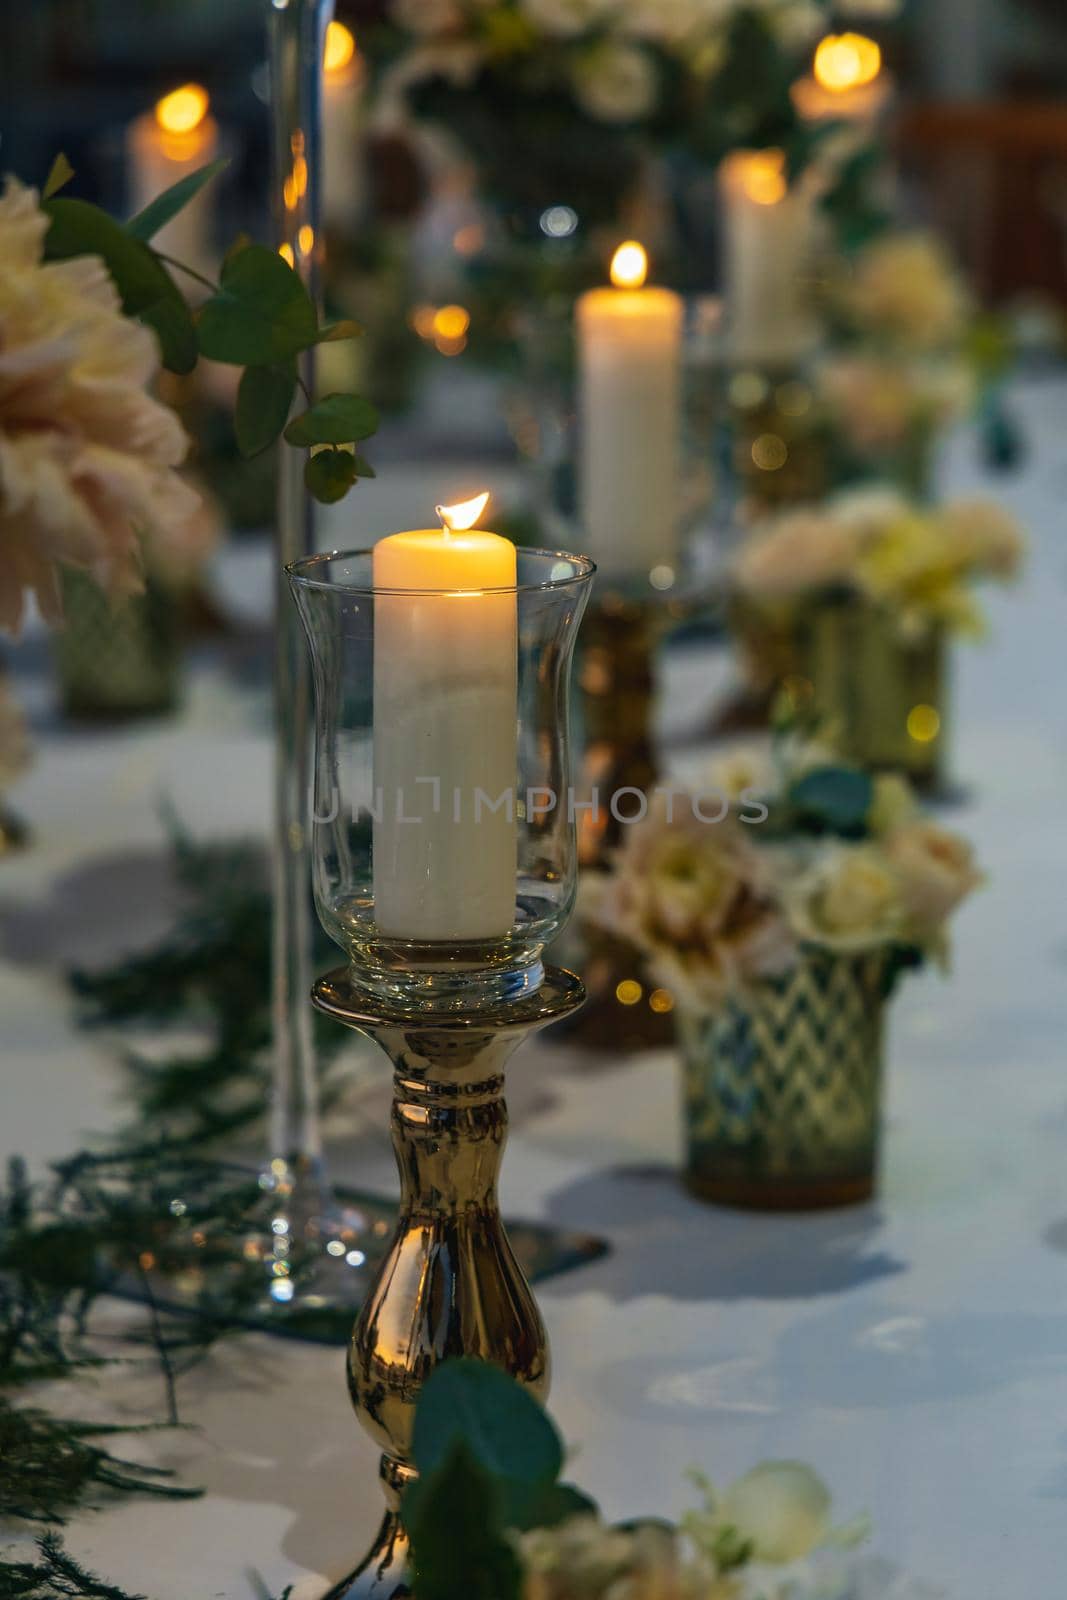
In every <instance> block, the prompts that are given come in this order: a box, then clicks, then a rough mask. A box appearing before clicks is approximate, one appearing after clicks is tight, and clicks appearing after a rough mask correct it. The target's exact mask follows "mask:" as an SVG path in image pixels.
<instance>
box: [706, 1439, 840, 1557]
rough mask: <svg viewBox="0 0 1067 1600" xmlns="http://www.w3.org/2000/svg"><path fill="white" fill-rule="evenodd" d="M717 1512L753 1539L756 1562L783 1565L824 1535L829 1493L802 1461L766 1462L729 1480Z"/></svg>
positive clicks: (747, 1539)
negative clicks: (742, 1475) (730, 1481)
mask: <svg viewBox="0 0 1067 1600" xmlns="http://www.w3.org/2000/svg"><path fill="white" fill-rule="evenodd" d="M717 1515H718V1518H719V1520H720V1521H721V1522H722V1524H723V1525H724V1526H726V1527H730V1528H733V1529H734V1530H736V1532H737V1533H738V1534H739V1535H740V1537H741V1539H743V1540H744V1541H745V1542H746V1543H748V1542H750V1543H751V1546H752V1556H753V1559H754V1560H755V1561H759V1562H768V1563H770V1564H772V1565H775V1566H784V1565H786V1564H787V1563H789V1562H791V1561H798V1560H800V1559H801V1558H802V1557H803V1556H807V1555H810V1554H811V1552H812V1551H813V1550H815V1549H816V1548H817V1547H818V1546H819V1545H820V1544H822V1543H823V1541H824V1540H825V1539H826V1537H827V1535H828V1534H829V1532H830V1492H829V1490H828V1489H827V1487H826V1485H825V1484H824V1483H823V1481H822V1479H821V1478H819V1477H818V1476H817V1475H816V1474H815V1473H814V1472H813V1471H812V1470H811V1468H810V1467H806V1466H805V1465H804V1464H803V1462H800V1461H765V1462H763V1463H761V1465H760V1466H758V1467H753V1469H752V1471H751V1472H746V1474H745V1476H744V1477H743V1478H739V1479H738V1480H737V1482H736V1483H734V1484H731V1486H730V1488H729V1489H727V1490H726V1492H725V1494H724V1495H723V1496H722V1499H721V1501H720V1502H719V1505H718V1508H717Z"/></svg>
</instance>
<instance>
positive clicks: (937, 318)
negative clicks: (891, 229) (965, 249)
mask: <svg viewBox="0 0 1067 1600" xmlns="http://www.w3.org/2000/svg"><path fill="white" fill-rule="evenodd" d="M840 298H841V304H842V308H843V310H844V311H845V314H846V315H847V316H848V318H849V319H850V321H851V322H852V323H853V324H854V325H855V326H856V327H858V328H861V329H864V330H866V331H868V332H870V333H871V334H872V335H873V336H874V337H876V338H880V339H885V338H890V339H895V340H897V341H899V342H900V343H901V344H903V345H907V346H909V347H911V348H912V349H916V350H930V349H935V348H938V347H944V346H946V345H949V344H951V343H952V342H953V341H955V340H958V339H959V338H960V337H961V336H962V333H963V329H964V325H965V322H966V319H967V316H968V313H969V309H970V303H969V298H968V295H967V292H966V289H965V287H964V285H963V281H962V279H961V278H960V276H959V274H958V273H957V271H956V269H955V267H954V266H953V264H952V261H951V259H950V257H949V255H948V253H947V251H946V250H945V248H944V246H943V245H942V243H941V241H940V240H939V239H937V238H936V237H935V236H934V235H933V234H927V233H918V232H914V233H897V234H890V235H888V236H887V237H885V238H882V239H878V240H876V241H875V242H874V243H873V244H871V245H868V246H867V248H866V249H865V250H864V251H863V252H862V253H861V254H860V256H859V259H858V260H857V262H856V264H855V269H854V271H853V273H852V276H851V278H850V280H849V281H848V282H847V283H846V284H845V285H844V287H843V288H842V290H841V295H840Z"/></svg>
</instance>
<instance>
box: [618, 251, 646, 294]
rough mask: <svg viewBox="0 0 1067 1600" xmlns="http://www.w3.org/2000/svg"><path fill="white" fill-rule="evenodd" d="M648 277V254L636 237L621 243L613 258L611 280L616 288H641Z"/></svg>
mask: <svg viewBox="0 0 1067 1600" xmlns="http://www.w3.org/2000/svg"><path fill="white" fill-rule="evenodd" d="M647 277H648V255H647V253H646V251H645V247H644V245H641V244H638V243H637V240H636V239H627V241H626V243H625V244H620V246H619V248H618V249H617V250H616V252H615V254H614V255H613V256H612V258H611V281H612V283H613V284H614V285H615V287H616V289H640V287H641V285H642V284H643V283H644V281H645V279H646V278H647Z"/></svg>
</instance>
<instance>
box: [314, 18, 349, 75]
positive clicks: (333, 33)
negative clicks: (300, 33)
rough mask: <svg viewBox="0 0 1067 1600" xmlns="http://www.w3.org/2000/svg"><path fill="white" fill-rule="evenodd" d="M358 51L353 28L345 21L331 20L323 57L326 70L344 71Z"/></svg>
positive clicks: (327, 30) (331, 71) (332, 71)
mask: <svg viewBox="0 0 1067 1600" xmlns="http://www.w3.org/2000/svg"><path fill="white" fill-rule="evenodd" d="M355 53H356V40H355V35H354V34H353V32H352V30H351V28H346V27H345V25H344V23H343V22H331V23H330V25H329V27H328V28H327V29H326V49H325V52H324V54H323V58H322V65H323V69H324V71H326V72H330V73H334V72H343V71H344V70H345V68H346V67H347V66H348V64H349V62H350V61H351V60H352V59H353V57H354V56H355Z"/></svg>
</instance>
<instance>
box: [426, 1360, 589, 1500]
mask: <svg viewBox="0 0 1067 1600" xmlns="http://www.w3.org/2000/svg"><path fill="white" fill-rule="evenodd" d="M457 1443H459V1444H462V1445H464V1446H465V1448H466V1449H467V1450H468V1451H469V1452H470V1453H471V1455H472V1456H473V1457H474V1459H475V1460H476V1461H477V1462H478V1464H479V1465H480V1466H481V1467H482V1468H484V1469H485V1470H486V1471H487V1472H489V1473H491V1474H492V1475H493V1476H494V1477H496V1478H511V1479H514V1480H515V1481H516V1482H518V1483H526V1484H543V1485H548V1484H553V1483H555V1481H556V1479H557V1478H558V1477H559V1474H560V1470H561V1468H562V1466H563V1447H562V1445H561V1443H560V1438H559V1435H558V1434H557V1432H556V1430H555V1428H554V1427H553V1425H552V1423H551V1421H550V1420H549V1418H548V1416H547V1415H546V1413H545V1411H544V1408H543V1407H542V1406H540V1405H539V1404H538V1402H537V1401H536V1400H535V1399H534V1398H533V1396H532V1395H530V1394H528V1393H527V1392H526V1390H525V1389H523V1388H522V1387H520V1385H519V1384H517V1383H515V1382H514V1380H513V1379H512V1378H510V1377H509V1376H508V1374H507V1373H506V1372H503V1371H502V1370H501V1369H500V1368H499V1367H494V1366H490V1365H489V1363H488V1362H484V1361H474V1360H471V1359H469V1358H466V1357H464V1358H462V1359H460V1360H455V1361H446V1362H444V1363H442V1365H441V1366H439V1367H438V1368H437V1369H436V1371H435V1372H433V1373H432V1375H431V1376H430V1378H429V1379H428V1380H427V1382H426V1384H425V1386H424V1388H423V1391H422V1394H421V1395H420V1397H419V1405H418V1409H417V1411H416V1413H415V1427H414V1434H413V1442H412V1451H413V1456H414V1460H415V1464H416V1466H417V1467H418V1469H419V1471H420V1473H429V1472H433V1471H434V1469H435V1468H436V1467H438V1466H440V1464H441V1462H442V1461H443V1460H444V1459H445V1457H446V1456H447V1455H448V1454H449V1452H450V1451H451V1450H452V1449H453V1448H454V1446H455V1445H456V1444H457Z"/></svg>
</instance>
